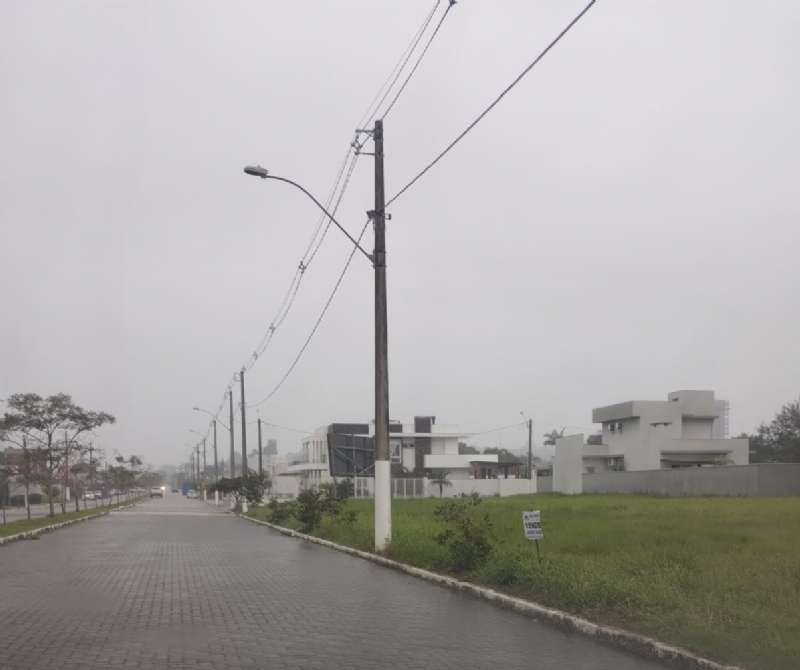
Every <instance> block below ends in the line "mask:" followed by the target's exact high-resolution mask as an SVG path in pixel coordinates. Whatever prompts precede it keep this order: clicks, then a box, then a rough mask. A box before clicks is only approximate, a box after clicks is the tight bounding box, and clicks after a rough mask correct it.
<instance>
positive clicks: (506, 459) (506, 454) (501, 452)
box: [483, 447, 522, 463]
mask: <svg viewBox="0 0 800 670" xmlns="http://www.w3.org/2000/svg"><path fill="white" fill-rule="evenodd" d="M483 453H484V454H497V462H498V463H521V462H522V461H521V460H520V459H519V457H517V456H516V455H514V454H512V453H511V452H510V451H509V450H508V449H503V448H501V447H487V448H486V449H484V450H483Z"/></svg>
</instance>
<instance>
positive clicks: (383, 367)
mask: <svg viewBox="0 0 800 670" xmlns="http://www.w3.org/2000/svg"><path fill="white" fill-rule="evenodd" d="M368 132H370V133H371V135H372V139H373V142H374V145H375V152H374V156H375V209H373V210H371V211H370V212H369V217H370V219H371V220H372V223H373V227H374V232H375V245H374V249H373V253H372V254H369V253H367V252H366V251H365V250H364V249H363V247H361V245H360V244H359V243H358V240H356V239H355V238H354V237H353V236H352V235H350V233H348V232H347V231H346V230H345V229H344V228H343V227H342V226H341V224H340V223H339V222H338V221H337V220H336V219H335V218H334V216H333V214H331V213H330V212H329V211H328V210H327V209H325V207H324V206H323V205H322V203H320V201H319V200H317V199H316V198H315V197H314V196H313V195H311V193H309V192H308V191H307V190H306V189H305V188H303V187H302V186H301V185H300V184H298V183H297V182H294V181H292V180H291V179H286V178H285V177H278V176H276V175H271V174H269V172H268V171H267V170H266V169H265V168H263V167H261V166H260V165H255V166H253V165H248V166H247V167H245V168H244V172H245V174H248V175H252V176H254V177H260V178H261V179H274V180H277V181H282V182H285V183H287V184H290V185H292V186H294V187H295V188H297V189H299V190H300V191H302V192H303V193H305V194H306V195H307V196H308V197H309V198H310V199H311V200H312V201H313V202H314V204H315V205H316V206H317V207H319V209H320V210H322V212H323V213H324V214H325V216H327V217H328V219H329V220H330V221H331V222H332V223H333V224H334V225H335V226H336V227H337V228H339V230H341V231H342V232H343V233H344V234H345V235H346V236H347V238H348V239H349V240H350V241H351V242H352V243H353V244H354V245H355V247H356V248H357V249H358V250H359V251H360V252H361V253H362V254H363V255H364V256H366V257H367V258H368V259H369V261H370V263H372V267H373V268H374V270H375V519H374V523H375V549H376V550H377V551H382V550H383V549H385V548H386V545H387V544H388V543H389V542H390V541H391V539H392V495H391V484H392V482H391V465H390V461H389V355H388V336H387V334H388V324H387V308H386V211H385V209H386V205H385V192H384V175H383V121H382V120H376V121H375V126H374V128H373V129H372V130H371V131H368Z"/></svg>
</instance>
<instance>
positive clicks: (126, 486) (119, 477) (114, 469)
mask: <svg viewBox="0 0 800 670" xmlns="http://www.w3.org/2000/svg"><path fill="white" fill-rule="evenodd" d="M108 475H109V479H110V481H111V485H112V486H113V487H114V489H115V490H116V492H117V504H119V497H120V494H121V493H122V492H123V491H124V492H125V493H127V492H128V491H130V490H131V488H133V484H134V482H135V481H136V477H135V475H134V473H133V470H129V469H128V468H126V467H125V465H112V466H110V467H109V468H108Z"/></svg>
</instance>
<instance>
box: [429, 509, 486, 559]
mask: <svg viewBox="0 0 800 670" xmlns="http://www.w3.org/2000/svg"><path fill="white" fill-rule="evenodd" d="M480 504H481V499H480V496H477V495H475V496H464V497H461V498H455V499H452V500H447V501H445V502H443V503H442V504H440V505H439V506H438V507H436V509H435V510H434V511H433V516H434V518H436V519H437V520H439V521H442V522H444V523H445V524H446V527H445V530H443V531H442V532H441V533H439V534H438V535H437V536H436V541H437V542H438V543H439V544H441V545H443V546H445V547H446V548H447V556H448V562H447V565H445V566H442V567H445V568H446V569H449V570H452V571H453V572H467V571H470V570H476V569H478V568H480V567H481V566H482V565H483V564H484V563H486V561H487V560H488V559H489V557H490V556H491V555H492V537H491V527H492V526H491V522H490V521H489V516H488V514H486V513H483V514H480V513H479V512H478V511H477V509H476V508H477V507H478V506H479V505H480Z"/></svg>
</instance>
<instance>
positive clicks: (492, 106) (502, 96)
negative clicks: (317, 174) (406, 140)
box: [386, 0, 597, 207]
mask: <svg viewBox="0 0 800 670" xmlns="http://www.w3.org/2000/svg"><path fill="white" fill-rule="evenodd" d="M595 2H597V0H591V2H589V4H588V5H586V7H584V8H583V10H582V11H581V12H580V13H579V14H578V15H577V16H576V17H575V18H574V19H572V21H570V22H569V24H567V27H566V28H564V29H563V30H562V31H561V32H560V33H559V34H558V35H557V36H556V38H555V39H554V40H553V41H552V42H550V44H548V45H547V46H546V47H545V48H544V50H543V51H542V52H541V53H540V54H539V55H538V56H536V58H534V59H533V61H532V62H531V63H530V64H529V65H528V66H527V67H526V68H525V69H524V70H523V71H522V72H521V73H520V74H519V75H518V76H517V78H516V79H514V81H512V82H511V83H510V84H509V85H508V86H506V87H505V88H504V89H503V90H502V92H501V93H500V95H498V96H497V97H496V98H495V99H494V100H493V101H492V102H491V104H490V105H489V106H488V107H487V108H486V109H484V110H483V111H482V112H481V113H480V114H478V116H477V117H476V118H475V120H473V121H472V123H470V124H469V125H468V126H467V127H466V128H465V129H464V130H463V131H461V133H459V135H458V136H457V137H456V138H455V139H454V140H453V141H452V142H450V144H448V145H447V146H446V147H445V148H444V149H443V150H442V151H441V152H440V153H439V154H438V155H437V156H436V157H435V158H434V159H433V160H432V161H431V162H430V163H428V164H427V165H426V166H425V167H424V168H422V170H420V171H419V172H418V173H417V175H416V176H415V177H414V178H413V179H412V180H411V181H409V182H408V183H407V184H406V185H405V186H403V188H401V189H400V190H399V191H398V192H397V193H395V194H394V195H393V196H392V197H391V198H389V200H388V201H387V202H386V207H388V206H389V205H391V204H392V203H393V202H394V201H395V200H397V199H398V198H399V197H400V196H401V195H403V194H404V193H405V192H406V191H407V190H408V189H410V188H411V187H412V186H413V185H414V184H416V183H417V181H419V179H420V178H421V177H422V176H423V175H424V174H425V173H426V172H427V171H428V170H430V169H431V168H432V167H433V166H434V165H436V163H438V162H439V161H440V160H441V159H442V158H444V157H445V155H447V153H449V151H450V150H451V149H452V148H453V147H454V146H455V145H456V144H458V143H459V142H460V141H461V140H462V139H464V136H465V135H466V134H467V133H468V132H469V131H470V130H472V129H473V128H474V127H475V126H476V125H478V123H479V122H480V121H481V120H482V119H483V117H485V116H486V115H487V114H488V113H489V112H490V111H492V109H494V107H495V105H497V103H498V102H500V101H501V100H502V99H503V98H504V97H505V96H506V94H507V93H508V92H509V91H510V90H511V89H512V88H514V87H515V86H516V85H517V84H518V83H519V82H520V81H521V80H522V78H523V77H524V76H525V75H526V74H528V72H530V71H531V70H532V69H533V68H534V67H535V66H536V64H537V63H538V62H539V61H540V60H542V58H544V57H545V56H546V55H547V53H548V52H549V51H550V49H552V48H553V47H554V46H555V45H556V44H558V42H559V41H560V40H561V38H562V37H564V35H566V34H567V33H568V32H569V30H570V29H571V28H572V27H573V26H574V25H575V24H576V23H577V22H578V21H580V20H581V18H583V16H584V15H585V14H586V12H588V11H589V9H591V7H592V5H594V3H595Z"/></svg>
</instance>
